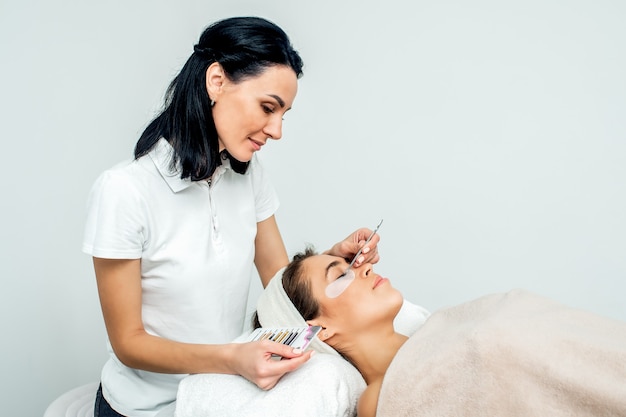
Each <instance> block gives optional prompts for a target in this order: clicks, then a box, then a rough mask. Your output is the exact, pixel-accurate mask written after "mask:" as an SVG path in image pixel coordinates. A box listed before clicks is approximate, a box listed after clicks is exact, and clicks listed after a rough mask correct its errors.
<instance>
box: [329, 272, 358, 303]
mask: <svg viewBox="0 0 626 417" xmlns="http://www.w3.org/2000/svg"><path fill="white" fill-rule="evenodd" d="M354 278H355V275H354V271H353V270H352V269H348V270H347V271H346V272H345V273H344V274H343V275H342V276H340V277H339V278H337V279H336V280H334V281H333V282H331V283H330V284H328V285H327V286H326V291H325V293H326V297H328V298H337V297H339V296H340V295H341V294H342V293H343V292H344V291H345V290H346V288H348V286H349V285H350V284H351V283H352V281H354Z"/></svg>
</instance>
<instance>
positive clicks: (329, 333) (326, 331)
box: [306, 320, 335, 342]
mask: <svg viewBox="0 0 626 417" xmlns="http://www.w3.org/2000/svg"><path fill="white" fill-rule="evenodd" d="M306 323H307V324H308V325H309V326H320V327H321V328H322V330H320V332H319V333H318V334H317V337H318V338H319V339H320V340H321V341H322V342H325V341H326V340H327V339H330V338H331V337H333V335H334V334H335V331H334V330H332V329H330V328H328V327H325V326H324V325H323V324H322V323H320V322H318V321H317V320H309V321H307V322H306Z"/></svg>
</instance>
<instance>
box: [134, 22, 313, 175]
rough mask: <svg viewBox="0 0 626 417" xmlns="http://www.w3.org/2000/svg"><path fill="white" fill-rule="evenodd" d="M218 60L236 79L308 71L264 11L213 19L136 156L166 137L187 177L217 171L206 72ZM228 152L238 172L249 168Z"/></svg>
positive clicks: (217, 146)
mask: <svg viewBox="0 0 626 417" xmlns="http://www.w3.org/2000/svg"><path fill="white" fill-rule="evenodd" d="M214 62H218V63H219V64H220V65H221V66H222V68H223V70H224V72H225V73H226V76H227V77H228V78H229V80H231V81H233V82H235V83H237V82H241V81H243V80H245V79H246V78H250V77H254V76H257V75H260V74H261V73H262V72H263V71H264V70H266V69H267V68H268V67H271V66H274V65H287V66H289V67H290V68H292V69H293V70H294V72H295V73H296V76H297V77H300V76H302V66H303V63H302V59H301V58H300V56H299V55H298V52H297V51H295V50H294V49H293V47H292V45H291V43H290V41H289V38H288V36H287V34H286V33H285V32H284V31H283V30H282V29H281V28H279V27H278V26H276V25H275V24H274V23H272V22H270V21H268V20H265V19H262V18H259V17H234V18H229V19H224V20H220V21H218V22H216V23H213V24H212V25H210V26H209V27H208V28H206V29H205V30H204V32H203V33H202V35H201V36H200V40H199V42H198V44H197V45H195V46H194V52H193V54H192V55H191V56H190V57H189V59H188V60H187V62H186V63H185V65H184V66H183V68H182V69H181V70H180V72H179V73H178V75H177V76H176V77H175V78H174V80H172V82H171V84H170V85H169V87H168V88H167V91H166V94H165V103H164V108H163V110H162V111H161V113H160V114H159V115H158V116H157V117H156V118H155V119H154V120H152V122H150V124H149V125H148V127H146V129H145V130H144V131H143V133H142V135H141V137H140V138H139V140H138V141H137V145H136V146H135V158H139V157H141V156H143V155H145V154H147V153H148V152H149V151H150V150H151V149H152V148H153V147H154V145H155V144H156V143H157V142H158V141H159V139H160V138H162V137H163V138H165V139H166V140H168V141H169V142H170V143H171V144H172V146H173V148H174V156H173V158H172V167H175V166H176V164H177V163H180V166H181V168H182V172H181V178H182V179H184V178H187V177H190V178H191V180H192V181H199V180H203V179H206V178H209V177H210V176H211V175H212V174H213V172H214V171H215V169H216V168H217V167H218V166H219V165H220V164H221V160H220V155H219V142H218V139H217V131H216V129H215V122H214V121H213V114H212V112H211V104H210V101H209V95H208V92H207V90H206V83H205V77H206V70H207V68H208V67H209V66H210V65H211V64H212V63H214ZM223 157H224V158H229V159H230V162H231V166H232V167H233V169H234V170H235V172H238V173H240V174H243V173H245V172H246V170H247V168H248V164H249V163H248V162H240V161H237V160H235V159H234V158H233V157H231V156H230V154H228V152H226V151H224V155H223Z"/></svg>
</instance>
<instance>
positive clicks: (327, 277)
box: [302, 255, 403, 329]
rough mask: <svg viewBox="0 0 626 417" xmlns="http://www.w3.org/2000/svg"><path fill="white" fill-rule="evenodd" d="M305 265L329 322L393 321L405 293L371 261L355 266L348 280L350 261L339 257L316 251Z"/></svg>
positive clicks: (352, 324) (350, 324) (359, 324)
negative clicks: (346, 273) (377, 271)
mask: <svg viewBox="0 0 626 417" xmlns="http://www.w3.org/2000/svg"><path fill="white" fill-rule="evenodd" d="M302 266H303V268H304V275H306V276H307V277H308V279H309V281H310V284H311V292H312V295H313V297H314V298H315V299H316V300H317V301H318V302H319V304H320V307H321V311H322V316H323V317H322V319H325V320H326V321H327V323H322V324H325V325H326V326H328V320H331V321H332V322H333V323H335V324H337V325H339V326H340V327H341V325H346V326H348V327H346V328H350V329H355V328H357V327H363V326H367V325H372V324H373V323H374V322H376V321H380V322H388V321H391V322H392V321H393V318H394V317H395V316H396V314H397V313H398V311H399V309H400V307H401V306H402V302H403V297H402V294H401V293H400V292H399V291H398V290H396V289H395V288H393V287H392V286H391V284H390V282H389V280H388V279H387V278H383V277H382V276H380V275H378V274H376V273H375V272H374V269H373V267H372V265H371V264H369V263H365V264H363V265H361V266H359V267H357V268H355V267H353V268H352V269H351V271H350V272H349V273H348V276H349V278H348V280H346V277H345V276H343V275H344V273H345V272H346V268H347V267H348V263H347V262H346V261H345V259H343V258H340V257H335V256H330V255H315V256H311V257H309V258H307V259H305V260H304V261H303V265H302ZM352 274H354V275H353V276H352ZM337 280H339V281H343V283H342V285H339V286H338V285H337ZM337 288H339V289H337Z"/></svg>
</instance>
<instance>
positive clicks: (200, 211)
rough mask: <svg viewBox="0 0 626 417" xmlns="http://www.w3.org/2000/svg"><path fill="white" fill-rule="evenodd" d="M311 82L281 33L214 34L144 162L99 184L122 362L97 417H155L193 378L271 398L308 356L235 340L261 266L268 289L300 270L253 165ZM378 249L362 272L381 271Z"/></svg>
mask: <svg viewBox="0 0 626 417" xmlns="http://www.w3.org/2000/svg"><path fill="white" fill-rule="evenodd" d="M301 74H302V61H301V59H300V57H299V55H298V53H297V52H296V51H295V50H294V49H293V48H292V46H291V44H290V41H289V39H288V37H287V35H286V34H285V33H284V32H283V31H282V30H281V29H280V28H279V27H277V26H276V25H274V24H273V23H271V22H268V21H267V20H264V19H261V18H255V17H243V18H230V19H225V20H222V21H219V22H217V23H214V24H213V25H211V26H209V27H208V28H207V29H206V30H205V31H204V33H203V34H202V36H201V37H200V41H199V43H198V44H197V45H196V46H195V47H194V52H193V54H192V55H191V56H190V58H189V59H188V61H187V62H186V64H185V65H184V67H183V68H182V70H181V71H180V73H179V74H178V76H177V77H176V78H175V79H174V80H173V82H172V83H171V85H170V86H169V88H168V91H167V95H166V100H165V106H164V109H163V111H162V112H161V113H160V114H159V115H158V116H157V117H156V118H155V119H154V120H153V121H152V122H151V123H150V124H149V125H148V127H147V128H146V130H145V131H144V132H143V134H142V135H141V137H140V139H139V141H138V142H137V146H136V148H135V159H134V160H133V161H131V162H129V163H125V164H121V165H118V166H116V167H114V168H112V169H110V170H108V171H106V172H104V173H103V174H102V175H101V176H100V177H99V178H98V180H97V181H96V182H95V184H94V186H93V188H92V191H91V194H90V198H89V206H88V216H87V222H86V230H85V237H84V242H83V250H84V251H85V252H86V253H88V254H90V255H91V256H92V257H93V262H94V269H95V274H96V280H97V284H98V293H99V296H100V303H101V306H102V312H103V316H104V321H105V325H106V329H107V334H108V339H109V352H110V359H109V361H108V362H107V363H106V364H105V366H104V369H103V371H102V375H101V388H100V389H99V390H98V395H97V398H96V414H95V415H96V416H98V415H99V416H108V415H111V416H120V415H121V416H129V417H144V416H145V417H152V416H154V415H155V414H157V413H158V411H159V410H160V409H162V408H163V407H164V406H166V405H167V404H169V403H171V402H172V401H174V399H175V397H176V390H177V387H178V382H179V381H180V379H181V378H183V377H184V376H185V375H186V374H190V373H206V372H208V373H230V374H239V375H242V376H244V377H246V378H247V379H249V380H250V381H252V382H254V383H255V384H257V385H258V386H259V387H261V388H263V389H270V388H272V387H273V386H274V385H275V384H276V382H277V381H278V380H279V379H280V377H281V376H282V375H284V374H285V373H286V372H289V371H292V370H294V369H296V368H297V367H299V366H300V365H301V364H302V363H304V362H305V361H306V360H308V359H309V357H310V353H302V352H299V351H291V350H290V349H288V348H287V347H285V346H284V345H281V344H277V343H272V342H267V341H264V342H255V343H246V344H232V343H229V342H231V341H232V340H233V339H235V338H236V337H237V336H238V335H239V334H240V333H241V332H242V330H243V322H244V315H245V311H246V305H247V294H248V289H249V285H250V277H251V273H252V266H253V264H254V265H255V266H256V268H257V270H258V273H259V275H260V277H261V280H262V283H263V285H264V286H265V285H266V284H267V282H268V281H269V280H270V279H271V277H272V276H273V275H274V274H275V273H276V271H278V270H279V269H280V268H282V267H283V266H285V265H287V263H288V257H287V253H286V250H285V246H284V244H283V241H282V238H281V235H280V233H279V230H278V226H277V224H276V221H275V218H274V213H275V211H276V209H277V207H278V200H277V198H276V195H275V193H274V190H273V188H272V186H271V184H270V183H269V182H268V179H267V177H266V176H265V174H264V172H263V169H262V167H261V166H260V164H259V162H258V161H257V159H256V158H255V156H254V154H255V152H257V151H259V150H260V149H261V148H262V146H263V145H265V144H266V142H267V141H268V140H269V139H273V140H278V139H280V137H281V134H282V132H281V129H282V117H283V116H284V114H285V112H287V111H288V110H289V109H290V108H291V106H292V103H293V101H294V99H295V96H296V91H297V80H298V78H299V77H300V76H301ZM369 233H370V231H369V230H368V229H365V228H363V229H359V230H357V231H356V232H354V233H353V234H351V235H350V236H349V237H348V238H346V239H345V240H343V241H341V242H339V243H337V244H336V245H335V246H333V248H332V249H331V250H330V251H329V253H332V254H334V255H337V256H341V257H345V258H349V257H350V256H353V255H354V254H355V253H356V252H357V250H358V249H359V247H360V246H362V245H363V242H364V240H365V238H366V237H367V236H368V235H369ZM377 243H378V236H375V237H374V239H373V240H372V241H371V243H369V244H368V248H367V249H366V250H364V251H363V252H364V254H363V255H362V256H361V257H360V258H359V260H357V263H356V264H357V265H359V264H361V263H363V262H365V261H370V262H376V261H377V260H378V254H377V250H376V245H377ZM273 353H275V354H278V355H280V356H282V357H284V358H287V360H283V361H273V360H271V359H270V358H271V356H272V354H273Z"/></svg>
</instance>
